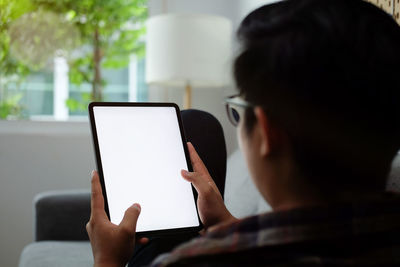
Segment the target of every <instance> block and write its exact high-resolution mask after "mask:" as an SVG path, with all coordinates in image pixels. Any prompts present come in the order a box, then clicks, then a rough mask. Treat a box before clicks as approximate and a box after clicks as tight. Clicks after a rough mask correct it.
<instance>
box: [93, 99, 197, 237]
mask: <svg viewBox="0 0 400 267" xmlns="http://www.w3.org/2000/svg"><path fill="white" fill-rule="evenodd" d="M89 117H90V123H91V129H92V135H93V143H94V148H95V154H96V161H97V169H98V173H99V176H100V182H101V186H102V189H103V195H104V204H105V205H104V206H105V210H106V213H107V215H108V217H109V219H110V221H111V222H112V223H114V224H119V223H120V222H121V220H122V218H123V216H124V213H125V211H126V209H127V208H128V207H130V206H131V205H132V204H134V203H139V204H140V205H141V208H142V209H141V213H140V216H139V219H138V222H137V226H136V232H137V233H138V234H146V235H152V234H168V233H171V234H172V233H177V232H187V231H199V230H200V229H201V222H200V219H199V216H198V211H197V206H196V198H197V194H196V191H195V189H194V188H193V186H192V185H191V183H188V182H187V181H185V180H184V179H183V178H182V176H181V170H182V169H185V170H188V171H192V167H191V164H190V157H189V153H188V150H187V145H186V139H185V136H184V131H183V127H182V121H181V117H180V111H179V108H178V106H177V105H176V104H173V103H115V102H112V103H109V102H93V103H90V105H89Z"/></svg>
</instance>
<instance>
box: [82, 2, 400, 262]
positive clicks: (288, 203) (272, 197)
mask: <svg viewBox="0 0 400 267" xmlns="http://www.w3.org/2000/svg"><path fill="white" fill-rule="evenodd" d="M238 37H239V40H240V41H241V42H242V44H243V50H242V52H241V53H240V55H239V56H238V57H237V58H236V60H235V63H234V76H235V79H236V83H237V86H238V88H239V89H240V94H239V95H238V96H236V97H232V98H229V99H228V100H227V104H228V109H227V110H228V112H229V116H230V119H231V121H232V122H233V123H234V124H236V125H237V126H238V136H239V143H240V147H241V149H242V151H243V153H244V155H245V158H246V161H247V165H248V167H249V170H250V174H251V176H252V179H253V181H254V183H255V185H256V186H257V188H258V190H259V191H260V192H261V194H262V196H263V197H264V198H265V200H266V201H267V202H268V203H269V204H270V205H271V207H272V208H273V212H270V213H266V214H261V215H258V216H254V217H250V218H244V219H240V220H238V219H236V218H233V217H232V215H231V214H230V213H229V211H228V210H227V209H226V207H225V205H224V203H223V200H222V198H221V195H220V194H219V192H218V190H217V188H216V186H215V184H214V183H213V182H212V178H211V177H210V176H209V174H208V172H207V169H206V167H205V166H204V165H203V164H202V161H201V159H200V158H199V157H198V155H197V153H196V151H195V149H194V148H193V146H192V145H191V144H188V147H189V151H190V157H191V161H192V163H193V167H194V172H191V173H188V172H185V171H182V176H183V177H184V178H185V179H186V180H187V181H189V182H191V183H192V184H193V185H194V187H195V188H196V190H197V191H198V193H199V199H198V207H199V213H200V218H201V220H202V222H203V223H204V226H205V228H206V233H205V234H204V235H203V236H202V237H198V238H195V239H193V240H191V241H189V242H186V243H183V244H182V245H180V246H178V247H177V248H174V249H173V248H171V252H170V253H167V254H163V255H161V256H159V257H157V258H156V259H155V260H154V261H153V262H152V265H155V266H164V265H190V266H197V265H201V266H203V265H207V266H208V265H212V266H232V265H246V264H250V265H257V264H259V265H264V266H265V265H295V264H303V265H311V264H313V265H326V264H329V265H390V264H400V256H399V255H400V253H399V252H400V245H399V243H400V239H399V237H400V230H399V225H400V199H399V197H398V196H397V195H395V194H389V193H385V192H384V191H385V183H386V179H387V176H388V173H389V170H390V166H391V161H392V159H393V157H394V156H395V154H396V153H397V151H398V150H399V147H400V138H399V137H400V135H399V134H400V123H399V122H400V120H399V119H400V104H399V100H400V87H399V83H398V77H399V76H398V74H399V73H400V28H399V27H398V25H397V24H396V23H395V21H394V20H393V19H392V18H391V17H390V16H389V15H387V14H386V13H384V12H383V11H381V10H379V9H378V8H376V7H374V6H373V5H371V4H369V3H366V2H364V1H361V0H325V1H322V0H288V1H283V2H279V3H275V4H272V5H267V6H263V7H261V8H259V9H257V10H255V11H253V12H252V13H251V14H250V15H248V16H247V17H246V18H245V19H244V21H243V22H242V24H241V25H240V28H239V31H238ZM139 214H140V206H139V205H138V204H134V205H133V206H132V207H131V208H129V209H128V210H127V211H126V214H125V217H124V219H123V221H122V222H121V224H120V225H119V226H117V225H113V224H111V223H110V222H109V221H108V219H107V216H106V215H105V212H104V207H103V198H102V193H101V187H100V185H99V181H98V176H97V174H96V173H94V174H93V181H92V215H91V219H90V221H89V223H88V225H87V229H88V232H89V236H90V240H91V244H92V248H93V254H94V260H95V266H123V265H124V264H126V262H127V261H128V260H129V258H130V257H131V255H132V253H133V249H134V240H135V225H136V221H137V218H138V216H139ZM138 242H139V243H142V244H144V243H146V242H148V240H147V239H145V238H143V239H141V240H138Z"/></svg>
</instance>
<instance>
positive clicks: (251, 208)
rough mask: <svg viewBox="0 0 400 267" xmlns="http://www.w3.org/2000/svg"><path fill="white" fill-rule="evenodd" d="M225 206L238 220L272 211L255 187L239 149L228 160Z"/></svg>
mask: <svg viewBox="0 0 400 267" xmlns="http://www.w3.org/2000/svg"><path fill="white" fill-rule="evenodd" d="M225 205H226V207H227V208H228V210H229V211H230V212H231V213H232V215H233V216H235V217H237V218H243V217H246V216H251V215H255V214H259V213H263V212H266V211H270V210H271V208H270V206H269V205H268V203H267V202H266V201H265V200H264V198H263V197H262V196H261V194H260V193H259V192H258V190H257V188H256V186H255V185H254V183H253V181H252V179H251V177H250V174H249V171H248V169H247V166H246V162H245V159H244V158H243V155H242V153H241V151H240V150H239V149H238V150H236V151H235V152H233V153H232V154H231V155H230V156H229V158H228V163H227V173H226V183H225Z"/></svg>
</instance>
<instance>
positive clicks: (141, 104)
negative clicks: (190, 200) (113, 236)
mask: <svg viewBox="0 0 400 267" xmlns="http://www.w3.org/2000/svg"><path fill="white" fill-rule="evenodd" d="M94 107H173V108H174V109H175V112H176V116H177V119H178V124H179V131H180V134H181V140H182V146H183V150H184V153H185V158H186V164H187V166H188V171H190V172H191V171H193V169H192V164H191V161H190V155H189V151H188V148H187V144H186V137H185V130H184V128H183V124H182V118H181V113H180V110H179V107H178V105H176V104H175V103H165V102H158V103H156V102H150V103H149V102H139V103H133V102H91V103H90V104H89V106H88V110H89V120H90V125H91V131H92V140H93V146H94V150H95V157H96V166H97V171H98V174H99V177H100V183H101V189H102V192H103V198H104V209H105V211H106V214H107V216H108V219H109V220H110V211H109V208H108V198H107V190H106V187H105V182H104V175H103V166H102V161H101V156H100V147H99V141H98V137H97V128H96V121H95V117H94V110H93V109H94ZM182 179H183V178H182ZM191 186H192V191H193V197H194V203H195V206H196V212H197V219H198V221H199V226H193V227H183V228H173V229H163V230H152V231H142V232H136V235H137V236H146V237H149V236H159V235H175V234H179V233H189V232H199V231H200V230H201V229H202V228H203V224H202V222H201V220H200V216H199V210H198V207H197V197H198V194H197V191H196V189H195V188H194V187H193V185H191Z"/></svg>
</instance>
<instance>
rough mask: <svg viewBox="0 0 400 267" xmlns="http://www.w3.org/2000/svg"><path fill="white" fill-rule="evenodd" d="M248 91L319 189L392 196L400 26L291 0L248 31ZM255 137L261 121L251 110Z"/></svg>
mask: <svg viewBox="0 0 400 267" xmlns="http://www.w3.org/2000/svg"><path fill="white" fill-rule="evenodd" d="M238 38H239V41H240V42H241V43H242V47H243V49H242V50H241V52H240V54H239V55H238V56H237V58H236V60H235V63H234V76H235V80H236V84H237V86H238V88H239V90H240V93H241V94H242V95H243V96H244V97H245V99H246V100H247V101H249V102H251V103H253V104H256V105H259V106H262V107H263V109H264V111H265V112H266V114H267V116H268V117H269V119H270V120H272V121H273V123H274V124H276V125H278V126H279V127H280V128H282V129H284V130H285V131H286V132H287V134H288V136H289V139H290V142H291V145H292V148H293V152H294V157H295V160H296V162H297V163H298V167H299V169H300V172H301V174H302V176H304V177H306V178H307V179H308V182H310V183H312V184H313V185H315V186H316V187H317V188H319V189H321V190H323V191H326V192H331V193H332V192H333V193H337V192H339V191H350V192H352V191H355V190H360V191H366V190H367V191H377V190H378V191H382V190H384V188H385V183H386V180H387V176H388V174H389V171H390V166H391V162H392V160H393V158H394V156H395V155H396V153H397V151H398V150H399V147H400V142H399V137H400V136H399V134H400V102H399V101H400V80H399V78H400V27H399V26H398V25H397V23H396V22H395V20H394V19H393V18H392V17H391V16H390V15H389V14H387V13H385V12H384V11H383V10H380V9H379V8H377V7H375V6H374V5H372V4H370V3H368V2H365V1H362V0H287V1H281V2H277V3H274V4H270V5H265V6H263V7H260V8H258V9H256V10H255V11H253V12H252V13H250V14H249V15H248V16H247V17H246V18H245V19H244V20H243V21H242V23H241V25H240V27H239V30H238ZM245 120H246V125H245V127H246V128H247V131H248V132H251V130H252V128H253V125H254V122H255V116H254V113H253V109H247V110H246V113H245Z"/></svg>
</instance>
